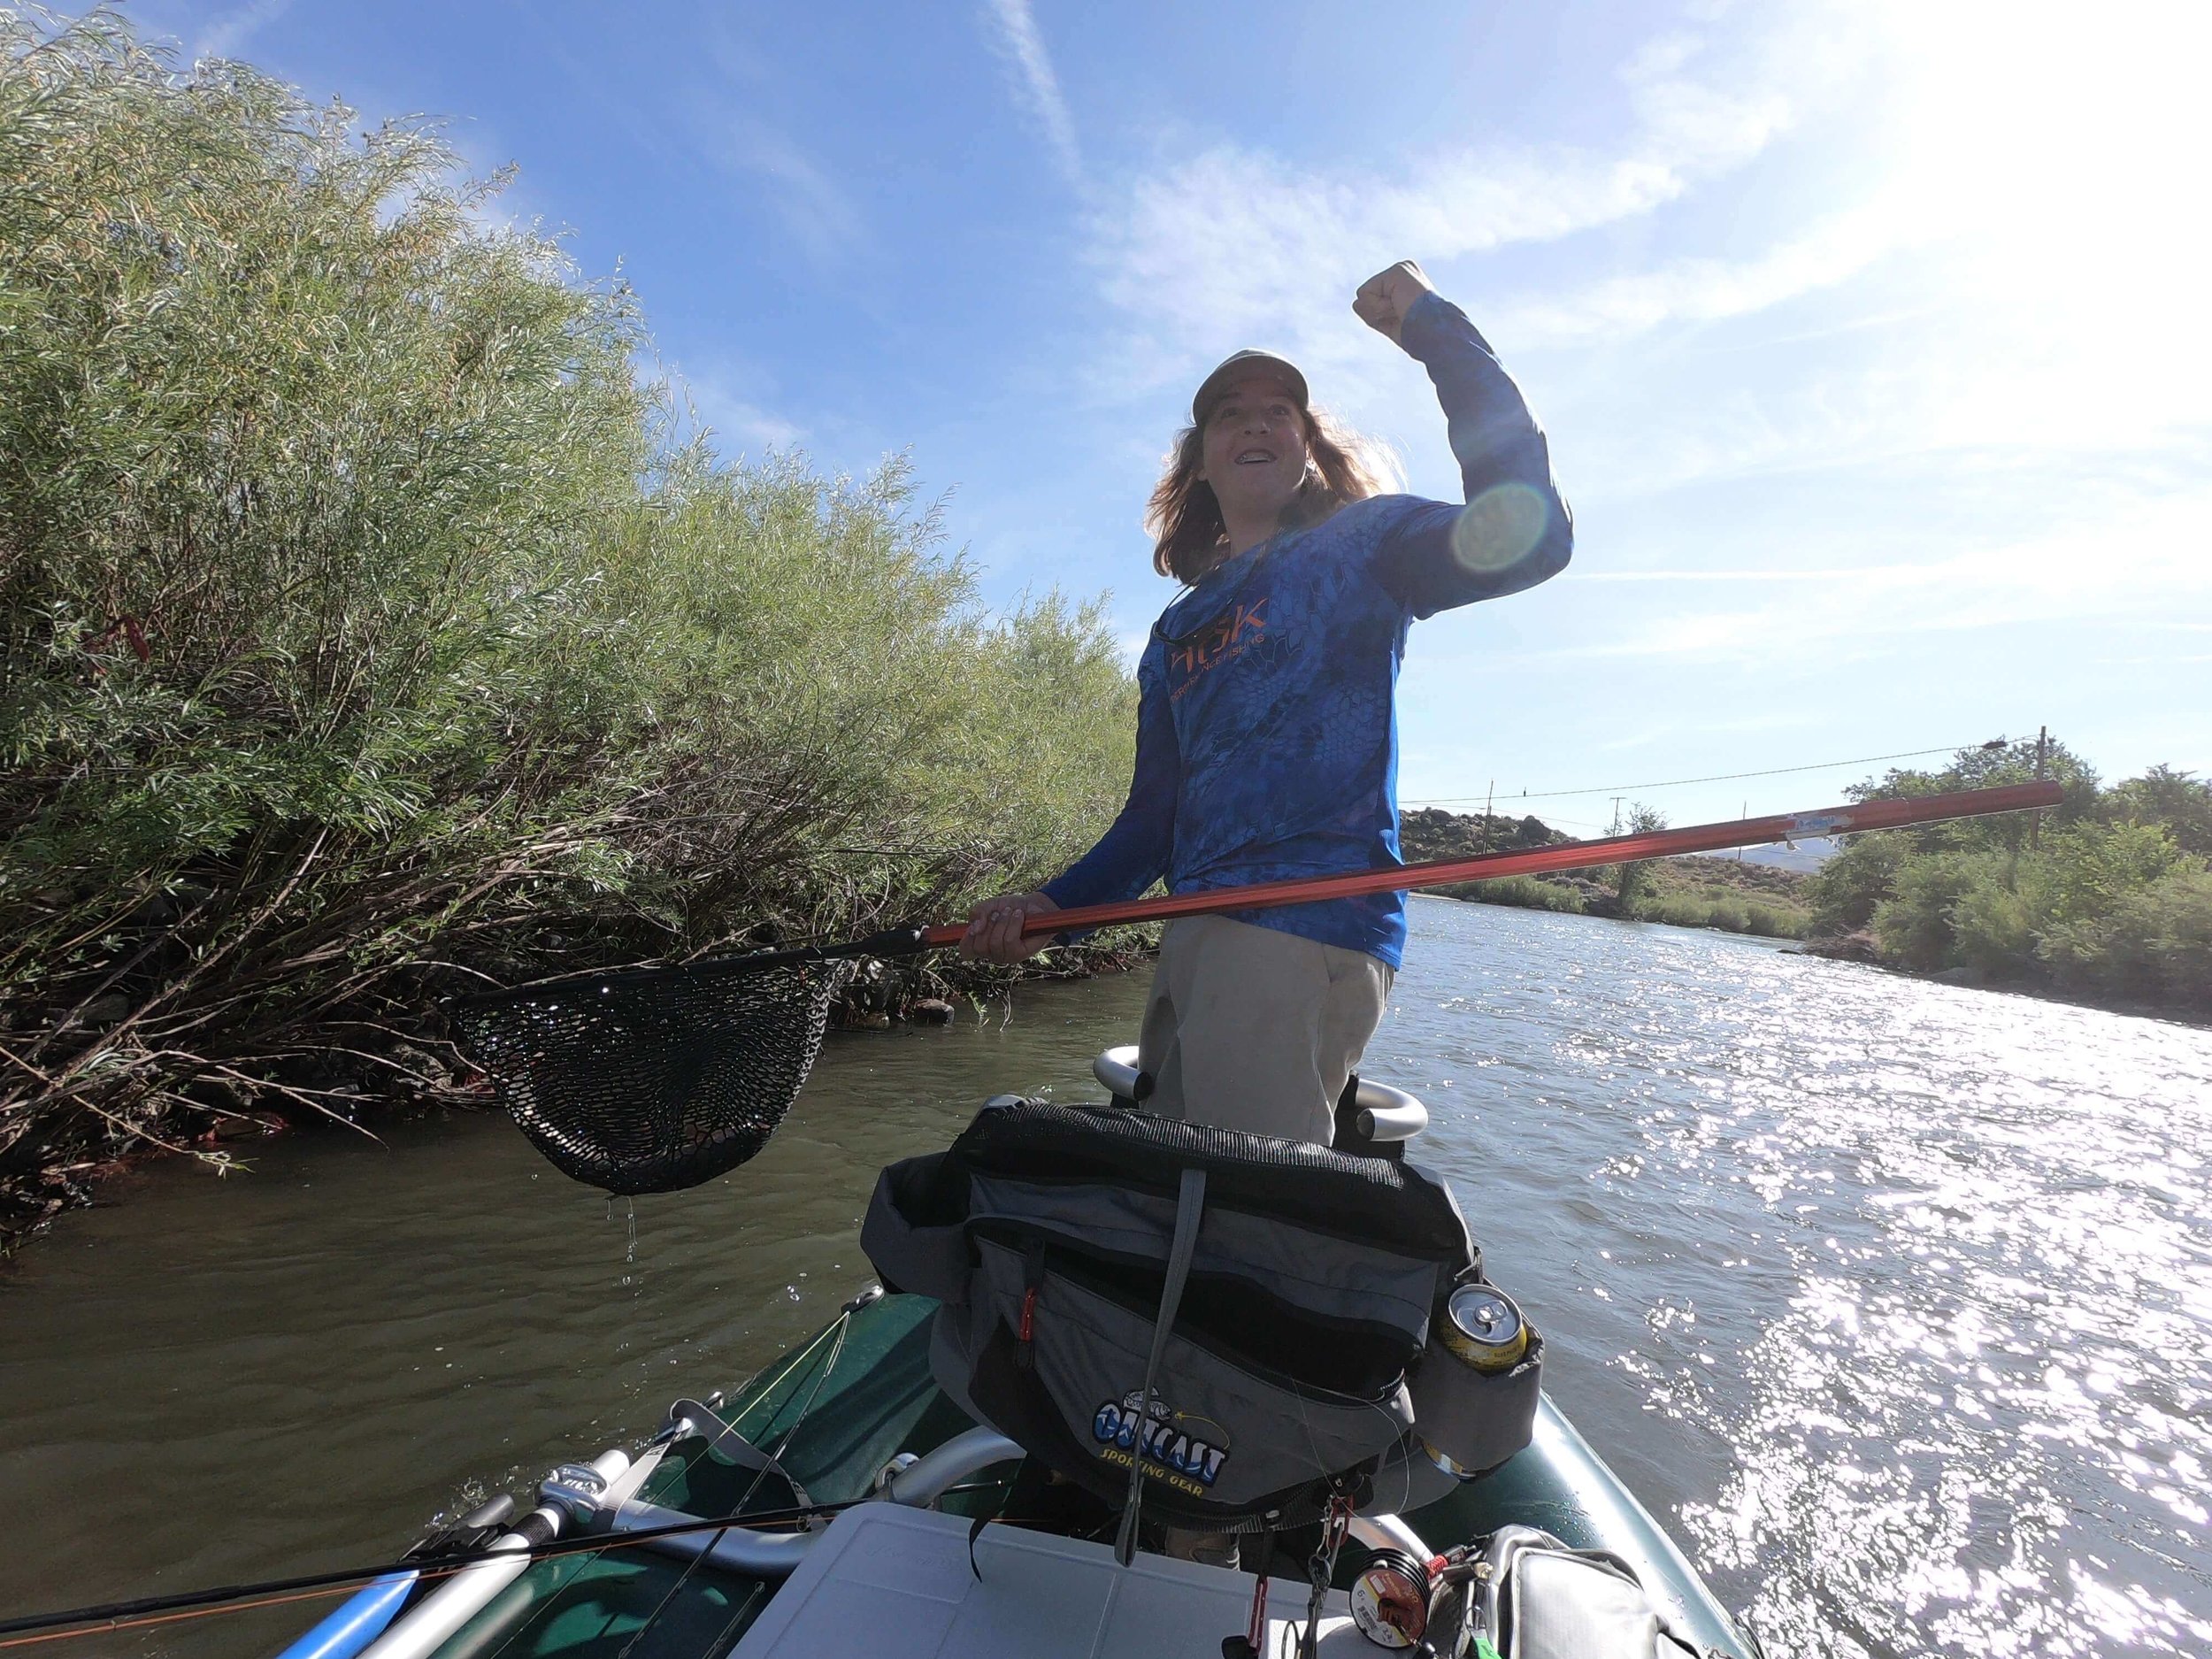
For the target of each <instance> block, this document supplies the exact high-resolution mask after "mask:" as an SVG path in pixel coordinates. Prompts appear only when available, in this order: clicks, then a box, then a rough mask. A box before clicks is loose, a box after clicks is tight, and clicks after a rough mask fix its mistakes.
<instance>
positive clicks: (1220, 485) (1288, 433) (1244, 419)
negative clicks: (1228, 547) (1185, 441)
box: [1198, 374, 1306, 530]
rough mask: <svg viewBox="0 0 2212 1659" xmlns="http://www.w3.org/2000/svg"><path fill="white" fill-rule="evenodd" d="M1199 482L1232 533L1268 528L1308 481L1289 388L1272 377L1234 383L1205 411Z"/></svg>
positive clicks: (1299, 419) (1302, 423)
mask: <svg viewBox="0 0 2212 1659" xmlns="http://www.w3.org/2000/svg"><path fill="white" fill-rule="evenodd" d="M1198 476H1199V477H1200V478H1202V479H1203V480H1205V481H1206V482H1207V483H1209V484H1210V485H1211V486H1212V487H1213V492H1214V496H1215V498H1216V499H1217V501H1219V502H1220V503H1221V516H1222V517H1223V518H1224V519H1225V520H1226V521H1227V522H1228V524H1229V525H1230V526H1231V527H1232V530H1234V528H1235V526H1238V524H1239V523H1240V522H1245V523H1250V522H1255V521H1264V522H1265V523H1266V524H1268V525H1270V526H1272V525H1273V524H1274V522H1275V521H1276V520H1277V518H1279V517H1280V516H1281V514H1282V511H1283V510H1284V509H1285V508H1286V507H1287V506H1289V505H1290V503H1291V502H1292V500H1293V499H1294V497H1295V496H1296V495H1297V494H1298V486H1299V485H1300V483H1301V482H1302V481H1303V480H1304V478H1305V476H1306V415H1305V411H1303V410H1302V409H1301V408H1300V407H1299V406H1298V403H1297V400H1296V399H1295V398H1294V396H1292V395H1291V392H1290V388H1287V387H1286V386H1285V385H1284V384H1283V383H1282V381H1281V380H1278V379H1277V378H1276V377H1275V376H1273V375H1271V374H1253V375H1250V376H1248V377H1247V378H1245V379H1243V380H1237V381H1234V382H1233V383H1232V384H1231V385H1230V387H1229V388H1228V389H1227V390H1226V391H1225V392H1224V393H1223V394H1222V395H1221V397H1220V400H1219V401H1218V402H1217V403H1215V404H1214V406H1213V408H1212V409H1210V411H1207V414H1206V431H1205V435H1204V438H1203V440H1202V460H1201V465H1200V470H1199V473H1198Z"/></svg>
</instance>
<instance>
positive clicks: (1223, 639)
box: [1167, 594, 1268, 697]
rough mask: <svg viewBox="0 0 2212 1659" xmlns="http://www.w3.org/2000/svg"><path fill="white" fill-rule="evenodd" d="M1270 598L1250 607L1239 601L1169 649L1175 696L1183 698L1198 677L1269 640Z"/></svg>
mask: <svg viewBox="0 0 2212 1659" xmlns="http://www.w3.org/2000/svg"><path fill="white" fill-rule="evenodd" d="M1267 598H1268V596H1267V595H1264V594H1263V595H1261V596H1260V597H1259V598H1257V599H1255V600H1254V601H1252V603H1249V604H1246V603H1243V602H1241V601H1239V602H1238V603H1235V604H1233V605H1231V606H1230V607H1229V608H1228V610H1227V611H1224V612H1223V613H1222V614H1221V615H1220V616H1218V617H1217V618H1214V619H1213V621H1211V622H1210V623H1209V624H1207V626H1205V627H1203V628H1202V629H1200V630H1199V631H1198V632H1197V633H1196V634H1192V635H1191V636H1190V637H1189V638H1188V639H1186V640H1183V641H1179V642H1178V643H1177V644H1176V645H1175V646H1174V647H1173V648H1172V649H1170V650H1169V652H1168V654H1167V665H1168V672H1170V673H1171V674H1172V675H1173V676H1174V677H1175V678H1176V680H1178V681H1179V684H1178V685H1177V686H1176V687H1175V690H1174V692H1173V694H1172V695H1175V696H1178V697H1179V696H1181V695H1183V693H1184V692H1186V691H1187V690H1189V689H1190V686H1191V682H1192V681H1193V680H1195V679H1196V678H1197V677H1198V676H1199V675H1201V674H1203V673H1207V672H1211V671H1212V670H1214V669H1217V668H1218V667H1220V666H1221V664H1224V663H1226V662H1231V661H1233V660H1234V659H1235V658H1237V657H1241V656H1243V655H1244V653H1245V652H1246V651H1248V650H1249V649H1251V648H1252V647H1253V646H1255V645H1256V644H1257V643H1259V641H1262V640H1263V639H1265V638H1266V637H1267Z"/></svg>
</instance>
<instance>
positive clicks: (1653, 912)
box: [1635, 890, 1806, 939]
mask: <svg viewBox="0 0 2212 1659" xmlns="http://www.w3.org/2000/svg"><path fill="white" fill-rule="evenodd" d="M1635 918H1636V920H1638V921H1640V922H1663V923H1664V924H1666V925H1667V926H1671V927H1711V928H1717V929H1719V930H1721V931H1723V932H1724V933H1755V934H1758V935H1759V936H1761V937H1762V938H1766V939H1797V938H1801V937H1803V935H1804V933H1805V932H1806V917H1805V914H1804V912H1803V911H1801V910H1793V909H1791V908H1789V907H1788V906H1786V905H1781V904H1769V903H1763V902H1760V901H1758V900H1755V899H1746V898H1744V897H1742V896H1740V895H1736V894H1732V893H1722V894H1714V893H1705V892H1696V891H1687V892H1686V891H1681V890H1676V891H1671V892H1662V893H1657V894H1654V895H1652V896H1651V897H1649V898H1647V899H1644V900H1642V901H1640V902H1639V903H1638V904H1637V906H1636V917H1635Z"/></svg>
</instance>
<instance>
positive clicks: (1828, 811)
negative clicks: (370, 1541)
mask: <svg viewBox="0 0 2212 1659" xmlns="http://www.w3.org/2000/svg"><path fill="white" fill-rule="evenodd" d="M2061 799H2062V790H2061V789H2060V787H2059V786H2058V785H2057V784H2055V783H2023V784H2011V785H2008V786H2006V787H2002V788H1996V789H1969V790H1962V791H1958V792H1955V793H1953V794H1949V795H1923V796H1920V797H1918V798H1917V799H1914V800H1908V801H1868V802H1862V803H1854V804H1850V805H1846V806H1835V807H1827V808H1824V809H1823V810H1819V811H1816V812H1784V813H1777V814H1774V815H1772V816H1770V817H1767V818H1735V819H1732V820H1730V821H1728V822H1725V823H1721V824H1699V825H1694V826H1689V827H1687V828H1684V829H1665V830H1647V831H1645V832H1643V833H1640V834H1632V835H1610V836H1607V837H1605V838H1603V839H1601V840H1598V841H1562V842H1560V843H1559V844H1558V845H1556V846H1553V847H1532V848H1526V849H1519V850H1517V851H1511V852H1497V853H1479V854H1476V855H1474V856H1471V857H1465V858H1437V859H1432V860H1430V861H1429V862H1428V863H1425V864H1397V865H1391V866H1388V867H1386V868H1383V869H1379V870H1361V871H1354V872H1350V873H1348V874H1340V875H1326V876H1302V877H1299V878H1296V879H1292V880H1286V881H1262V882H1256V883H1253V884H1251V885H1248V886H1245V887H1211V888H1208V889H1206V890H1205V891H1203V892H1198V893H1178V894H1171V895H1168V896H1166V897H1164V898H1152V899H1132V900H1129V901H1127V902H1123V903H1116V904H1089V905H1082V906H1079V907H1077V908H1074V909H1071V910H1050V911H1045V912H1042V913H1037V914H1032V915H1030V916H1029V917H1027V918H1025V919H1024V921H1023V924H1022V934H1023V937H1025V938H1030V937H1034V936H1038V935H1041V934H1058V933H1078V932H1083V931H1087V930H1088V929H1091V928H1096V927H1107V926H1114V925H1116V924H1118V923H1128V922H1156V921H1168V920H1171V919H1173V918H1176V917H1179V916H1209V915H1217V914H1219V913H1221V912H1223V911H1225V910H1263V909H1267V908H1271V907H1272V906H1275V905H1280V904H1307V903H1311V902H1315V901H1317V900H1321V899H1340V898H1353V897H1356V896H1358V895H1363V894H1370V893H1395V892H1410V891H1413V890H1415V889H1417V888H1421V887H1447V886H1450V885H1453V884H1455V883H1458V882H1462V881H1487V880H1495V879H1498V878H1499V877H1501V876H1512V875H1540V874H1543V873H1546V872H1554V871H1561V870H1586V869H1590V868H1592V867H1594V866H1595V865H1598V864H1629V863H1633V862H1637V861H1640V860H1643V859H1647V858H1670V857H1675V856H1680V855H1682V854H1685V853H1700V852H1717V851H1720V850H1722V849H1725V848H1731V847H1755V846H1759V845H1762V844H1763V843H1765V842H1769V841H1802V840H1809V839H1812V838H1815V837H1818V836H1825V835H1849V834H1857V833H1862V832H1863V831H1867V830H1880V829H1897V828H1901V827H1903V826H1907V825H1912V824H1932V823H1938V822H1940V821H1942V820H1945V819H1948V818H1978V817H1982V816H1984V815H1985V814H1988V813H1993V812H2018V811H2024V810H2028V809H2030V808H2033V807H2047V806H2055V805H2057V804H2058V803H2059V802H2060V801H2061ZM967 931H968V925H967V924H966V923H965V922H946V923H943V924H941V925H940V926H911V927H895V928H890V929H887V930H886V931H885V932H882V933H872V934H870V935H869V936H868V937H867V938H865V939H856V940H850V941H846V942H844V943H842V944H829V945H806V946H800V947H795V948H793V949H780V950H761V951H754V952H752V953H750V954H749V955H746V956H727V957H723V958H720V959H718V960H713V961H707V962H695V963H688V964H684V965H682V966H680V967H670V968H632V969H624V970H620V971H618V972H612V973H596V974H588V975H581V976H575V977H571V978H568V979H555V980H549V981H547V982H546V983H543V984H541V985H535V986H530V987H524V988H522V989H519V990H514V991H503V992H498V993H495V994H493V995H487V996H477V997H471V998H469V999H467V1000H465V1001H464V1002H459V1003H457V1004H456V1013H457V1016H458V1018H460V1020H461V1023H462V1025H464V1027H465V1029H466V1030H467V1032H468V1033H469V1035H470V1037H471V1038H472V1040H473V1047H474V1051H475V1054H476V1057H477V1058H478V1060H479V1061H480V1063H481V1064H483V1066H484V1068H485V1070H486V1071H488V1072H489V1073H490V1074H491V1075H492V1078H493V1079H494V1080H495V1083H496V1084H497V1086H498V1087H499V1090H500V1093H501V1094H502V1096H503V1099H504V1101H505V1102H506V1105H507V1108H508V1110H509V1111H510V1112H511V1113H512V1114H513V1116H514V1118H515V1121H516V1122H517V1123H518V1124H519V1125H521V1126H522V1129H523V1131H524V1133H526V1134H528V1135H529V1136H530V1138H531V1139H532V1140H533V1141H535V1142H536V1143H537V1146H538V1148H539V1150H541V1151H542V1152H543V1153H544V1154H545V1155H546V1156H548V1157H549V1158H550V1159H551V1160H552V1161H553V1162H554V1163H555V1164H557V1165H558V1166H559V1167H560V1168H561V1169H562V1170H563V1171H565V1172H566V1173H568V1174H570V1175H572V1176H574V1177H575V1178H576V1179H579V1180H582V1181H587V1182H589V1183H590V1184H591V1185H593V1186H595V1187H603V1188H604V1189H605V1190H607V1191H609V1192H617V1193H644V1192H665V1191H670V1190H672V1189H675V1188H678V1187H692V1186H696V1185H697V1184H698V1183H699V1182H701V1181H704V1180H708V1179H712V1178H713V1177H714V1176H717V1175H719V1174H722V1173H723V1172H725V1171H728V1170H730V1169H733V1168H735V1167H736V1166H737V1165H738V1164H742V1163H743V1162H745V1160H746V1159H748V1158H749V1157H751V1156H753V1154H755V1153H756V1152H757V1151H759V1150H760V1148H762V1146H764V1145H765V1144H766V1142H767V1140H768V1137H769V1136H770V1135H771V1134H772V1133H774V1132H775V1128H776V1125H778V1124H780V1123H781V1122H782V1121H783V1117H784V1114H785V1113H786V1112H787V1111H789V1110H790V1109H791V1103H792V1102H793V1101H794V1100H795V1099H796V1098H797V1097H798V1093H799V1087H800V1086H801V1085H802V1084H803V1083H804V1082H805V1081H806V1074H807V1071H809V1069H810V1067H811V1066H812V1065H813V1063H814V1056H815V1054H816V1052H817V1051H818V1049H819V1048H820V1047H821V1041H822V1034H823V1031H824V1029H825V1027H826V1025H827V1022H828V1018H829V1004H830V1000H831V997H832V995H833V992H834V991H835V989H836V985H837V976H836V973H835V972H834V971H833V972H820V969H821V967H822V965H823V964H830V963H835V962H838V961H841V960H845V959H850V958H855V957H861V956H874V957H899V956H916V955H918V954H919V953H921V952H922V951H925V950H941V949H946V948H948V947H949V946H953V945H956V944H958V943H959V942H960V941H961V939H962V938H963V937H964V935H965V934H966V933H967Z"/></svg>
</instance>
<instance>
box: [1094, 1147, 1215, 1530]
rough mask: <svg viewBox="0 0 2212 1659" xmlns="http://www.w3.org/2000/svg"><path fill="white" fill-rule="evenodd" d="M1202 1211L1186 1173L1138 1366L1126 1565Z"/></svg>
mask: <svg viewBox="0 0 2212 1659" xmlns="http://www.w3.org/2000/svg"><path fill="white" fill-rule="evenodd" d="M1205 1207H1206V1171H1203V1170H1194V1169H1186V1170H1185V1171H1183V1179H1182V1185H1181V1186H1180V1187H1179V1188H1178V1189H1177V1192H1176V1194H1175V1242H1174V1243H1173V1245H1172V1246H1171V1247H1170V1248H1169V1250H1168V1256H1167V1279H1166V1282H1165V1283H1164V1284H1163V1285H1162V1286H1160V1311H1159V1313H1158V1315H1157V1316H1156V1317H1155V1318H1154V1320H1153V1323H1152V1354H1151V1357H1149V1358H1148V1359H1147V1360H1146V1361H1145V1363H1144V1392H1143V1393H1142V1394H1140V1395H1138V1406H1137V1411H1138V1417H1137V1443H1136V1444H1135V1445H1134V1446H1133V1447H1131V1448H1129V1449H1130V1457H1129V1496H1128V1498H1127V1499H1126V1500H1125V1502H1124V1503H1123V1504H1122V1509H1121V1531H1120V1532H1118V1533H1117V1534H1116V1535H1115V1538H1114V1559H1115V1560H1116V1561H1117V1562H1118V1563H1121V1564H1122V1565H1123V1566H1125V1567H1126V1566H1127V1565H1128V1564H1129V1563H1131V1562H1132V1561H1134V1560H1135V1559H1136V1556H1137V1506H1138V1504H1139V1503H1140V1502H1141V1500H1142V1498H1143V1495H1144V1443H1145V1434H1144V1431H1145V1426H1146V1425H1148V1424H1149V1423H1150V1422H1151V1421H1152V1385H1153V1384H1154V1383H1155V1382H1156V1381H1157V1380H1158V1379H1159V1375H1160V1361H1161V1359H1162V1358H1163V1357H1164V1356H1165V1355H1166V1353H1167V1338H1168V1333H1169V1332H1170V1331H1171V1330H1173V1329H1174V1327H1175V1315H1176V1311H1177V1310H1179V1308H1180V1307H1181V1306H1182V1305H1183V1286H1184V1285H1185V1284H1186V1283H1187V1281H1188V1280H1189V1279H1190V1264H1191V1257H1192V1256H1194V1255H1196V1254H1197V1250H1198V1217H1199V1215H1200V1212H1202V1210H1204V1209H1205Z"/></svg>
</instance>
